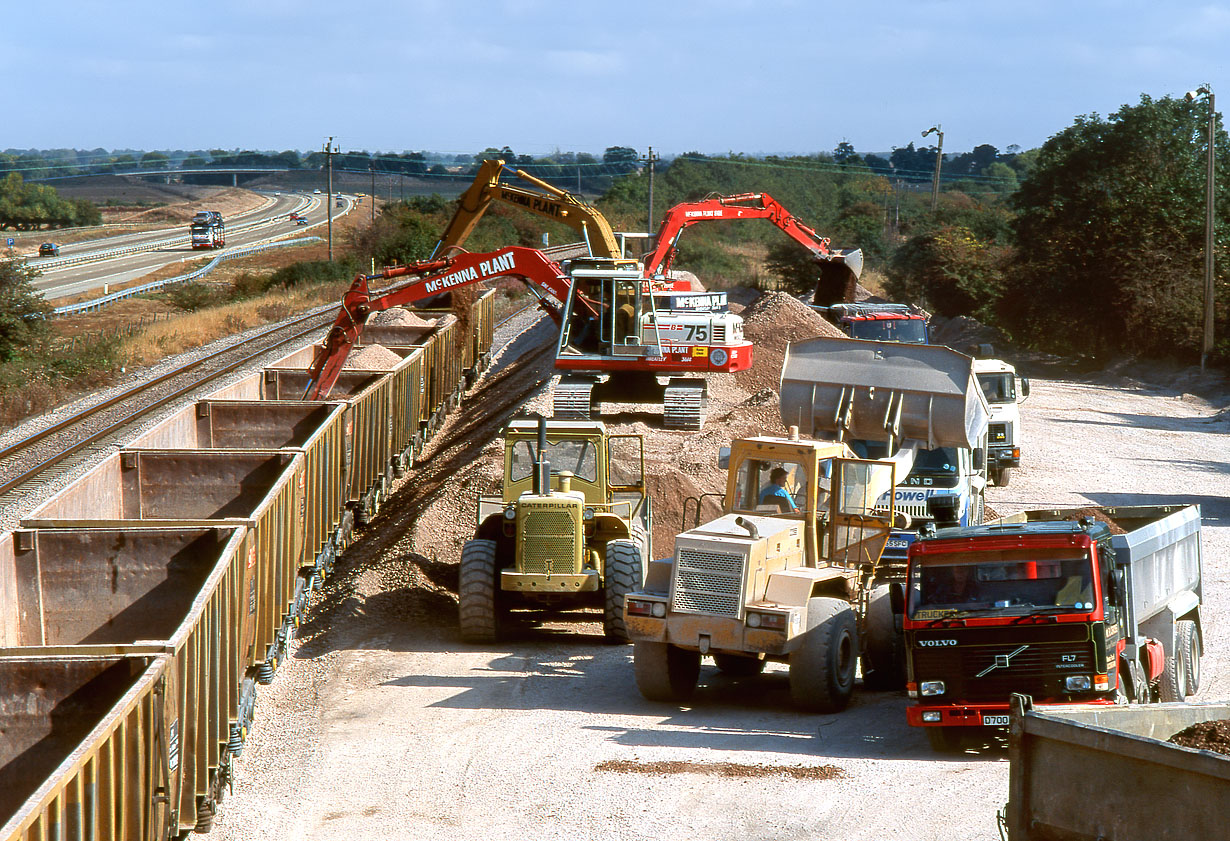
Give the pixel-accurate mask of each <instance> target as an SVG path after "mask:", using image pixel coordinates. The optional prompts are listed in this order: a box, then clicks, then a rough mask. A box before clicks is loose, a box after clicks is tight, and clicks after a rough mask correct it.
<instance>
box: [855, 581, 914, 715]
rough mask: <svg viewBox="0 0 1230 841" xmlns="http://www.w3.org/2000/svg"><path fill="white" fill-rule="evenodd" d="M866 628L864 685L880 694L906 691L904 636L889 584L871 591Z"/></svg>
mask: <svg viewBox="0 0 1230 841" xmlns="http://www.w3.org/2000/svg"><path fill="white" fill-rule="evenodd" d="M866 627H867V647H866V652H865V655H864V657H863V685H864V686H865V687H867V688H868V689H871V690H874V691H879V692H889V691H893V690H898V689H905V637H904V636H903V635H902V634H901V633H899V632H898V631H897V625H896V622H895V621H894V617H893V604H892V597H891V593H890V585H888V584H881V585H880V586H879V587H876V588H875V589H874V590H872V592H871V599H870V600H869V601H868V604H867V626H866Z"/></svg>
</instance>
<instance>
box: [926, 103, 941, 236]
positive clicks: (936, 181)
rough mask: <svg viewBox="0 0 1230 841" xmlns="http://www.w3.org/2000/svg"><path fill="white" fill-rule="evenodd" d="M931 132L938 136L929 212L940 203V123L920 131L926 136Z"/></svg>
mask: <svg viewBox="0 0 1230 841" xmlns="http://www.w3.org/2000/svg"><path fill="white" fill-rule="evenodd" d="M932 132H934V133H935V135H936V136H937V137H938V138H939V141H940V142H939V145H938V146H937V147H936V149H935V175H934V176H933V177H932V179H931V212H932V213H933V214H934V213H935V209H936V208H937V207H939V204H940V166H941V165H942V164H943V162H944V132H942V131H940V124H939V123H936V124H935V125H933V126H932V127H931V128H929V129H927V130H926V131H924V132H923V133H922V136H923V137H926V136H927V135H928V134H931V133H932Z"/></svg>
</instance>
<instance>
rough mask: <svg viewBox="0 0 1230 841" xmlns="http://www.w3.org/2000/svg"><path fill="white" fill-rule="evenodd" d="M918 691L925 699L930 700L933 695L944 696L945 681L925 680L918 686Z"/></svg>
mask: <svg viewBox="0 0 1230 841" xmlns="http://www.w3.org/2000/svg"><path fill="white" fill-rule="evenodd" d="M918 691H919V693H920V694H921V695H922V696H923V697H924V698H929V697H931V696H933V695H943V694H944V681H942V680H924V681H923V682H922V683H920V684H918Z"/></svg>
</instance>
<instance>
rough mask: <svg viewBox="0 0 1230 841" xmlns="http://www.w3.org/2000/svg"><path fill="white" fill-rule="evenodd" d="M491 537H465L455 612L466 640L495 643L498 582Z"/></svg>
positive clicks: (497, 631) (497, 635)
mask: <svg viewBox="0 0 1230 841" xmlns="http://www.w3.org/2000/svg"><path fill="white" fill-rule="evenodd" d="M498 573H499V571H498V570H497V569H496V561H495V541H494V540H467V541H466V544H465V546H463V547H462V549H461V569H460V575H459V583H458V587H457V591H458V603H457V613H458V618H459V620H460V623H461V638H462V639H463V640H465V641H466V642H495V640H496V639H497V638H498V637H499V635H500V616H499V606H498V599H499V595H498V594H499V585H498Z"/></svg>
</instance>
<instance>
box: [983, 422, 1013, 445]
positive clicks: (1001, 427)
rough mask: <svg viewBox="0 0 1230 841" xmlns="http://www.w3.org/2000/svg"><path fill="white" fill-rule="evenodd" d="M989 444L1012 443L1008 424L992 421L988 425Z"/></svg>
mask: <svg viewBox="0 0 1230 841" xmlns="http://www.w3.org/2000/svg"><path fill="white" fill-rule="evenodd" d="M987 443H988V444H1011V443H1012V441H1011V440H1009V438H1008V424H1006V423H992V424H988V425H987Z"/></svg>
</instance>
